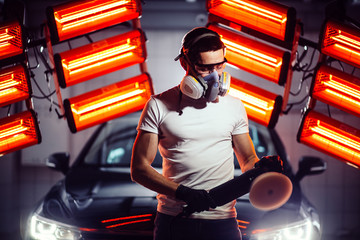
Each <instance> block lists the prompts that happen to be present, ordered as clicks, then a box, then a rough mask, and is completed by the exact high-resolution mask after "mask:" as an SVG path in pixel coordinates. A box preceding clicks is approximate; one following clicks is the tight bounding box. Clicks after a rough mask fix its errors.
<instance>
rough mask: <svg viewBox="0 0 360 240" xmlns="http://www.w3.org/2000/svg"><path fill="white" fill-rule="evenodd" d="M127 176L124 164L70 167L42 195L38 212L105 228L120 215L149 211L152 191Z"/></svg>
mask: <svg viewBox="0 0 360 240" xmlns="http://www.w3.org/2000/svg"><path fill="white" fill-rule="evenodd" d="M130 179H131V178H130V172H129V169H128V168H127V169H125V168H124V169H123V168H116V169H114V168H113V169H109V168H102V169H101V170H100V171H99V168H92V167H89V168H82V169H81V170H77V169H72V170H71V172H69V173H68V175H67V176H66V178H65V179H63V180H61V181H59V182H58V183H57V184H56V185H55V186H54V187H53V188H52V189H51V190H50V192H49V193H48V194H47V195H46V197H45V199H44V201H43V204H42V209H41V211H42V214H43V215H44V216H45V217H48V218H51V219H54V220H57V221H60V222H63V223H66V224H71V225H75V226H78V227H81V228H87V229H88V228H94V229H102V228H106V227H108V226H109V225H111V224H113V223H114V219H118V218H122V217H129V216H137V215H144V214H153V213H154V212H155V211H156V205H157V200H156V193H155V192H153V191H151V190H149V189H147V188H145V187H143V186H141V185H139V184H136V183H134V182H132V181H131V180H130ZM151 217H152V216H151Z"/></svg>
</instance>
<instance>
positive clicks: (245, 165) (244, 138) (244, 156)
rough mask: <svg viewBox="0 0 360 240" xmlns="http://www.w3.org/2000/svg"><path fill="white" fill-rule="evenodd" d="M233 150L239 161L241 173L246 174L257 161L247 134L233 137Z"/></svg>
mask: <svg viewBox="0 0 360 240" xmlns="http://www.w3.org/2000/svg"><path fill="white" fill-rule="evenodd" d="M232 141H233V148H234V152H235V155H236V157H237V159H238V161H239V165H240V168H241V171H242V172H246V171H248V170H250V169H252V168H253V167H254V164H255V163H256V162H257V161H259V159H258V157H257V156H256V152H255V149H254V144H253V142H252V140H251V138H250V136H249V134H248V133H244V134H238V135H234V136H233V140H232Z"/></svg>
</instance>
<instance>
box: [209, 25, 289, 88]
mask: <svg viewBox="0 0 360 240" xmlns="http://www.w3.org/2000/svg"><path fill="white" fill-rule="evenodd" d="M208 28H209V29H211V30H213V31H215V32H217V33H218V34H220V36H221V40H222V41H223V43H224V44H225V46H226V59H227V60H228V62H229V63H230V64H231V65H233V66H235V67H238V68H240V69H242V70H244V71H247V72H250V73H252V74H254V75H257V76H259V77H262V78H265V79H267V80H269V81H272V82H274V83H277V84H278V85H284V84H285V83H286V80H287V73H288V70H289V67H290V56H291V54H290V52H288V51H283V50H281V49H278V48H274V47H272V46H270V45H266V44H264V43H262V42H258V41H256V40H255V39H250V38H247V37H245V36H243V35H240V34H238V33H236V32H233V31H230V30H227V29H225V28H221V27H219V26H217V25H213V24H211V25H209V26H208Z"/></svg>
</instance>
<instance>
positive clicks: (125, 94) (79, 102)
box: [64, 74, 153, 133]
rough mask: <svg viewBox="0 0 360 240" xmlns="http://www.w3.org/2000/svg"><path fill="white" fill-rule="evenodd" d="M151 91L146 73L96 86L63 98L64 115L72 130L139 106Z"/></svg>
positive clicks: (149, 80) (119, 115) (88, 125)
mask: <svg viewBox="0 0 360 240" xmlns="http://www.w3.org/2000/svg"><path fill="white" fill-rule="evenodd" d="M151 94H153V90H152V86H151V79H150V77H149V75H147V74H141V75H139V76H136V77H133V78H130V79H127V80H124V81H121V82H118V83H115V84H112V85H109V86H105V87H102V88H100V89H96V90H94V91H91V92H88V93H85V94H82V95H79V96H76V97H73V98H70V99H65V100H64V108H65V115H66V118H67V121H68V125H69V128H70V130H71V132H73V133H75V132H77V131H81V130H83V129H85V128H89V127H92V126H94V125H97V124H100V123H103V122H106V121H109V120H111V119H114V118H117V117H121V116H124V115H126V114H128V113H131V112H135V111H138V110H141V109H142V108H143V107H144V106H145V103H146V102H147V100H148V99H149V98H150V96H151Z"/></svg>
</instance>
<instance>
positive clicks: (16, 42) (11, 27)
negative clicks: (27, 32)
mask: <svg viewBox="0 0 360 240" xmlns="http://www.w3.org/2000/svg"><path fill="white" fill-rule="evenodd" d="M23 54H24V46H23V36H22V29H21V26H20V24H19V23H18V22H12V23H8V24H0V61H2V60H4V59H6V58H10V57H15V56H18V55H23Z"/></svg>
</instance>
